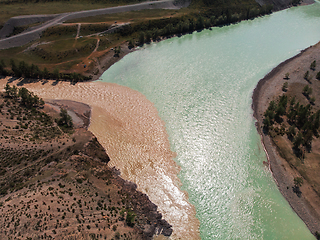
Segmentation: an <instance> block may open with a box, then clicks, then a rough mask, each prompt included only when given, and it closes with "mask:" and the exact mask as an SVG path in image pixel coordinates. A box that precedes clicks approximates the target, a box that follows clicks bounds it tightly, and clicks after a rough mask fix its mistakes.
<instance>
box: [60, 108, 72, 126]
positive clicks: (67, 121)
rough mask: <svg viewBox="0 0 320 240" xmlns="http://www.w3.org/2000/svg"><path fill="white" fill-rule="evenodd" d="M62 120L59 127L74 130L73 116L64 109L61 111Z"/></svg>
mask: <svg viewBox="0 0 320 240" xmlns="http://www.w3.org/2000/svg"><path fill="white" fill-rule="evenodd" d="M60 117H61V118H60V119H59V120H58V125H59V126H61V127H65V128H73V122H72V118H71V116H70V115H69V114H68V112H67V110H66V109H64V108H61V109H60Z"/></svg>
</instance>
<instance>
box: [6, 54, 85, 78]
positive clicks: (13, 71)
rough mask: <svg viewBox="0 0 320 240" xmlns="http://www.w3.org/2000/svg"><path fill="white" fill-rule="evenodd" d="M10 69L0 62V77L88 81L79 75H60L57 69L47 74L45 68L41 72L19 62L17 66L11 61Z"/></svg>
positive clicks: (33, 65)
mask: <svg viewBox="0 0 320 240" xmlns="http://www.w3.org/2000/svg"><path fill="white" fill-rule="evenodd" d="M10 67H11V68H10V69H9V70H8V67H7V66H6V64H5V63H4V61H3V60H1V61H0V75H2V76H13V77H17V78H20V77H24V78H32V79H54V80H66V81H72V82H82V81H86V80H90V79H91V78H90V77H86V76H83V75H82V74H79V73H60V72H59V69H57V68H56V69H54V71H53V72H49V71H48V69H47V68H46V67H45V68H44V69H43V70H41V69H40V68H39V67H38V66H37V65H35V64H31V65H29V64H28V63H26V62H24V61H20V62H19V63H18V64H16V62H15V61H14V60H13V59H11V60H10Z"/></svg>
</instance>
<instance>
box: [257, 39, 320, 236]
mask: <svg viewBox="0 0 320 240" xmlns="http://www.w3.org/2000/svg"><path fill="white" fill-rule="evenodd" d="M315 60H316V62H317V64H318V65H319V63H320V43H318V44H316V45H315V46H311V47H309V48H307V49H305V50H303V51H302V52H301V53H299V54H298V55H296V56H294V57H292V58H291V59H288V60H286V61H285V62H283V63H281V64H280V65H278V66H277V67H276V68H274V69H273V70H272V71H271V72H270V73H269V74H267V75H266V76H265V77H264V78H263V79H261V80H260V81H259V83H258V85H257V87H256V88H255V90H254V92H253V96H252V98H253V102H252V108H253V110H254V117H255V118H256V119H257V122H256V127H257V130H258V132H259V133H260V135H261V140H262V143H263V145H264V147H265V151H266V154H267V157H268V162H269V166H270V169H271V171H272V174H273V177H274V179H275V181H276V183H277V185H278V188H279V190H280V192H281V193H282V195H283V196H284V197H285V198H286V200H287V201H288V202H289V204H290V206H291V207H292V209H293V210H294V211H295V212H296V213H297V214H298V215H299V217H300V218H301V219H302V220H303V221H304V222H305V224H306V225H307V227H308V228H309V229H310V231H311V232H312V233H313V234H314V233H315V232H316V231H318V232H320V196H319V177H318V176H319V170H320V163H319V152H320V148H319V146H320V140H319V139H318V138H315V137H314V138H313V141H312V150H311V152H306V154H305V158H304V159H301V158H298V157H297V156H295V154H294V152H293V149H292V142H291V141H289V139H288V137H287V135H286V134H285V135H283V136H281V135H278V136H273V137H272V138H271V137H270V136H269V135H267V134H265V133H264V131H263V128H262V126H263V119H264V116H263V114H264V112H265V111H266V109H267V108H268V106H269V102H270V101H271V100H276V99H277V98H278V97H279V96H281V95H282V94H286V95H287V96H288V97H289V98H292V97H293V96H295V99H296V102H300V104H303V105H307V104H309V100H308V99H307V98H306V97H305V96H304V95H303V94H302V89H303V87H304V86H306V85H309V86H310V87H312V88H313V94H312V95H313V96H315V99H316V101H315V103H314V105H312V109H313V112H316V111H317V110H318V109H319V108H320V99H319V94H320V91H319V88H320V81H319V80H317V79H316V77H315V76H316V73H317V72H319V71H320V67H319V66H317V67H316V70H310V64H311V63H312V62H313V61H315ZM306 71H309V72H310V75H309V80H308V81H307V80H306V79H305V78H304V75H305V73H306ZM286 73H289V78H288V79H285V75H286ZM285 82H287V83H288V90H287V91H286V92H284V91H283V89H282V87H283V84H284V83H285ZM295 177H302V178H303V179H304V183H303V184H302V186H301V187H300V190H301V196H298V194H296V193H295V192H294V191H293V187H294V178H295Z"/></svg>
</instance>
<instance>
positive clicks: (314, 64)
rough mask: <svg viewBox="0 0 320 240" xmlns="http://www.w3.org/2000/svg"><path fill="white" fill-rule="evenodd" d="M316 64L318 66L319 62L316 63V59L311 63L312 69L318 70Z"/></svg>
mask: <svg viewBox="0 0 320 240" xmlns="http://www.w3.org/2000/svg"><path fill="white" fill-rule="evenodd" d="M316 66H317V63H316V60H314V61H313V62H312V63H311V64H310V69H311V70H313V71H314V70H316Z"/></svg>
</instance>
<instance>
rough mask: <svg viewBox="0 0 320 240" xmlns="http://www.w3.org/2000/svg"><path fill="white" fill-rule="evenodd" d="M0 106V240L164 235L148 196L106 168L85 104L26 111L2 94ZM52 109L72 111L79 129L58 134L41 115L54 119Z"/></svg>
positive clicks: (162, 223) (54, 104)
mask: <svg viewBox="0 0 320 240" xmlns="http://www.w3.org/2000/svg"><path fill="white" fill-rule="evenodd" d="M0 103H1V110H0V123H1V124H0V134H1V137H0V155H1V158H0V159H1V168H0V171H1V176H0V189H1V193H0V226H1V227H0V238H1V239H8V236H11V237H12V238H14V237H17V238H32V239H47V238H48V239H50V238H51V239H52V238H55V239H65V237H66V236H68V237H72V238H75V239H97V238H103V239H152V238H153V236H154V235H158V234H161V235H163V236H170V235H171V233H172V228H171V225H170V224H168V223H167V222H166V221H165V220H164V219H162V215H161V214H160V213H159V212H158V211H157V206H156V205H155V204H153V203H152V202H151V201H150V200H149V198H148V196H147V195H145V194H142V193H141V192H139V191H137V190H136V185H135V184H133V183H130V182H128V181H125V180H123V179H121V178H120V177H119V174H118V172H117V170H115V169H111V168H110V167H108V165H107V163H108V162H109V160H110V159H109V156H108V155H107V154H106V152H105V149H104V148H103V147H102V146H101V145H100V143H99V142H98V140H97V139H96V137H95V136H94V135H93V134H92V133H91V132H89V131H87V130H86V128H87V127H88V124H89V122H90V107H89V106H88V105H86V104H82V103H79V102H74V101H67V100H64V101H57V100H54V101H53V100H52V101H50V104H45V105H44V107H43V108H42V109H41V108H40V109H39V110H28V109H24V108H21V106H20V105H19V102H16V101H15V100H13V99H8V98H5V97H4V96H3V95H2V96H1V97H0ZM57 107H58V108H57ZM59 107H63V108H65V109H67V110H68V112H70V113H72V115H71V116H72V117H73V119H76V120H77V121H78V123H77V124H78V125H76V126H77V127H80V128H76V129H74V131H68V132H67V133H63V132H62V131H59V127H58V126H57V125H56V123H55V121H52V120H50V118H49V117H47V116H50V117H53V118H54V117H59ZM16 112H17V113H19V114H20V115H21V116H20V115H19V116H18V115H17V114H15V113H16ZM44 113H45V114H47V115H45V114H44ZM17 126H18V127H17ZM19 126H21V127H19ZM53 129H55V130H53ZM44 131H46V134H44V135H43V134H42V133H43V132H44ZM35 134H37V138H36V137H35ZM49 134H50V135H49ZM9 219H10V220H9Z"/></svg>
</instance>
